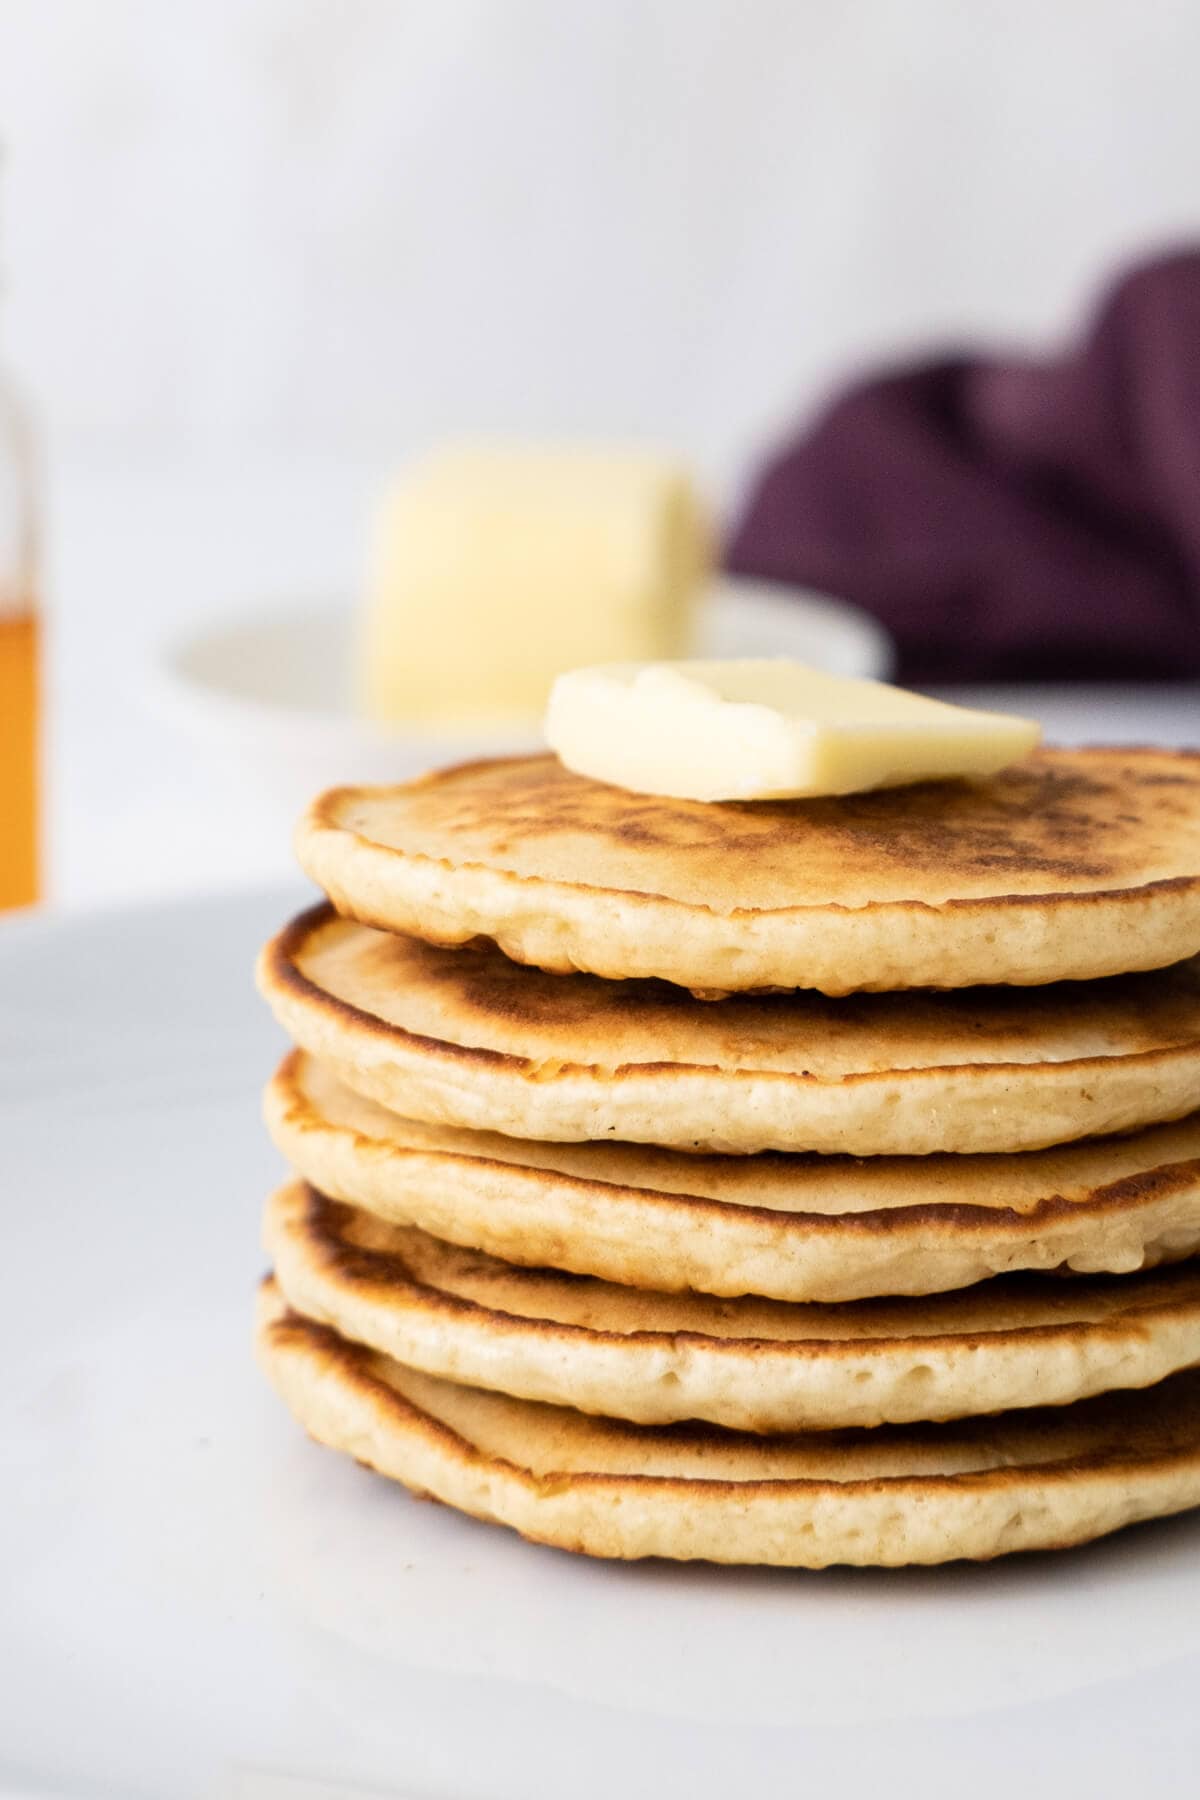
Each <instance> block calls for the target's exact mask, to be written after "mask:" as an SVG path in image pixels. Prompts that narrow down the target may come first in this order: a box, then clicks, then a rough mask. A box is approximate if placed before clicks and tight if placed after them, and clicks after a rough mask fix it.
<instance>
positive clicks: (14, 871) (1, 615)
mask: <svg viewBox="0 0 1200 1800" xmlns="http://www.w3.org/2000/svg"><path fill="white" fill-rule="evenodd" d="M33 490H34V483H33V454H32V444H31V440H30V432H29V427H28V423H27V420H26V415H25V411H24V408H23V406H22V405H21V402H20V400H19V398H18V396H17V394H16V393H15V391H14V389H13V387H12V385H11V384H10V382H9V381H8V379H7V376H6V375H5V372H4V370H3V369H2V368H0V907H9V906H29V905H31V904H32V903H33V901H35V900H36V899H37V897H38V887H39V868H38V864H39V857H38V710H39V708H38V701H39V680H38V672H39V661H40V656H39V638H40V632H39V621H38V608H37V571H36V534H35V529H34V491H33Z"/></svg>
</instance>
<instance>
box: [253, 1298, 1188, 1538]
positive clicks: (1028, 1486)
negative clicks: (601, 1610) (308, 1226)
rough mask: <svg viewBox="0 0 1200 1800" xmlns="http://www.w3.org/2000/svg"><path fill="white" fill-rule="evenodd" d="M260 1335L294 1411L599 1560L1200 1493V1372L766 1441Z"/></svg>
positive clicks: (290, 1316)
mask: <svg viewBox="0 0 1200 1800" xmlns="http://www.w3.org/2000/svg"><path fill="white" fill-rule="evenodd" d="M258 1350H259V1356H260V1359H261V1361H262V1363H263V1366H264V1368H265V1370H266V1371H267V1373H268V1375H269V1376H270V1378H271V1380H272V1381H273V1383H274V1384H275V1386H276V1387H277V1388H278V1390H279V1391H280V1393H281V1394H282V1396H283V1398H284V1400H285V1401H286V1403H287V1405H288V1406H289V1408H290V1409H291V1411H292V1412H293V1413H294V1414H295V1416H296V1418H297V1419H298V1420H299V1421H300V1423H301V1424H302V1425H304V1426H305V1428H306V1429H307V1430H308V1431H309V1432H310V1433H311V1435H312V1436H313V1437H315V1438H316V1439H318V1440H319V1441H320V1442H321V1443H324V1444H327V1445H329V1446H330V1447H332V1448H334V1449H338V1450H343V1451H345V1452H347V1453H348V1454H350V1455H352V1456H354V1457H355V1458H357V1459H358V1461H360V1462H362V1463H365V1464H367V1465H368V1466H369V1467H371V1468H373V1469H376V1470H378V1471H379V1473H380V1474H383V1475H387V1476H390V1477H391V1478H392V1479H393V1480H396V1481H400V1482H402V1483H403V1484H404V1485H405V1486H406V1487H409V1488H411V1489H413V1490H414V1491H415V1492H417V1493H419V1494H423V1495H430V1496H432V1497H433V1498H435V1499H438V1500H441V1501H443V1502H445V1503H446V1504H447V1505H449V1506H453V1507H456V1508H457V1509H458V1510H459V1511H461V1512H465V1513H469V1514H471V1515H473V1516H474V1517H476V1518H480V1519H488V1520H492V1521H494V1522H496V1523H498V1524H502V1525H507V1526H510V1527H511V1528H512V1529H513V1530H515V1531H518V1532H520V1533H521V1535H522V1536H524V1537H526V1538H530V1539H532V1540H534V1541H536V1542H539V1543H545V1544H553V1545H556V1546H558V1547H560V1548H562V1549H566V1550H575V1551H580V1552H583V1553H584V1554H587V1555H590V1556H604V1557H619V1558H638V1557H646V1556H655V1557H668V1558H673V1559H676V1560H684V1561H687V1560H695V1559H700V1560H704V1561H709V1562H722V1563H762V1564H774V1565H779V1566H785V1567H799V1568H824V1567H827V1566H828V1565H829V1564H831V1563H852V1564H858V1565H871V1564H877V1565H883V1566H889V1567H895V1566H899V1565H903V1564H906V1563H939V1562H949V1561H953V1560H955V1559H956V1558H970V1559H974V1560H983V1559H987V1558H990V1557H994V1556H1000V1555H1003V1554H1005V1553H1007V1552H1009V1551H1016V1550H1043V1549H1058V1548H1065V1547H1067V1546H1069V1545H1072V1544H1081V1543H1085V1542H1087V1541H1089V1540H1090V1539H1092V1538H1097V1537H1102V1536H1104V1535H1105V1534H1106V1533H1108V1532H1112V1531H1116V1530H1119V1529H1120V1528H1121V1527H1122V1526H1125V1525H1130V1524H1133V1523H1135V1522H1137V1521H1139V1520H1142V1519H1150V1518H1157V1517H1161V1516H1163V1515H1165V1514H1168V1513H1174V1512H1180V1511H1183V1510H1184V1509H1185V1508H1187V1507H1190V1506H1196V1505H1200V1373H1195V1372H1189V1373H1186V1374H1181V1375H1174V1376H1172V1377H1170V1378H1169V1379H1168V1380H1166V1381H1164V1382H1161V1383H1160V1384H1159V1385H1158V1386H1157V1387H1154V1388H1151V1389H1149V1390H1146V1391H1144V1392H1139V1393H1120V1394H1110V1395H1105V1396H1103V1397H1101V1398H1099V1399H1093V1400H1085V1401H1081V1402H1079V1403H1078V1404H1077V1405H1074V1406H1070V1407H1059V1408H1045V1409H1039V1410H1037V1411H1030V1412H1019V1413H1007V1414H1002V1415H999V1416H997V1417H994V1418H989V1419H976V1420H969V1421H967V1422H965V1423H961V1424H956V1425H927V1426H905V1427H896V1426H885V1427H882V1428H880V1429H879V1430H877V1431H871V1432H858V1431H845V1432H836V1433H809V1434H807V1435H803V1436H791V1437H776V1438H760V1437H754V1436H750V1435H743V1434H741V1433H738V1432H732V1431H727V1430H724V1429H722V1428H720V1427H717V1426H711V1425H673V1426H638V1425H628V1424H619V1423H616V1422H615V1421H613V1420H610V1419H597V1418H594V1417H590V1416H588V1415H586V1414H583V1413H579V1412H574V1411H571V1410H570V1409H568V1408H566V1407H559V1406H549V1405H545V1404H542V1403H539V1402H533V1401H528V1400H514V1399H509V1398H507V1397H505V1396H503V1395H500V1394H494V1393H489V1392H485V1391H483V1390H481V1389H478V1388H469V1387H460V1386H457V1385H455V1384H453V1383H451V1382H447V1381H444V1380H440V1379H438V1378H437V1377H434V1376H429V1375H423V1374H419V1373H417V1372H416V1371H415V1370H412V1369H407V1368H405V1367H403V1366H402V1365H401V1364H399V1363H396V1362H393V1361H391V1360H390V1359H389V1358H387V1357H385V1356H383V1355H380V1354H379V1353H378V1352H375V1351H370V1350H367V1349H365V1348H363V1347H361V1346H358V1345H354V1344H350V1343H347V1342H346V1341H345V1340H343V1339H341V1338H339V1337H338V1336H337V1334H336V1333H335V1332H333V1331H332V1330H330V1329H329V1328H328V1327H327V1326H323V1325H317V1324H314V1323H312V1322H311V1321H310V1320H307V1319H304V1318H301V1317H300V1316H299V1315H298V1314H296V1313H293V1312H290V1311H289V1310H288V1308H287V1305H286V1302H285V1301H284V1300H283V1299H282V1297H281V1295H280V1293H279V1291H278V1289H277V1288H276V1286H275V1284H274V1282H273V1281H267V1282H266V1283H264V1285H263V1288H262V1291H261V1296H260V1303H259V1326H258Z"/></svg>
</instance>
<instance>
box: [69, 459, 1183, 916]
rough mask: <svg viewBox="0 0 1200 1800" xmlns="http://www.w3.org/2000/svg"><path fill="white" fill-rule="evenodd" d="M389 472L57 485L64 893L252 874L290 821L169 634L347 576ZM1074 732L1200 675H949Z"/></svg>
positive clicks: (115, 895)
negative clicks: (159, 710)
mask: <svg viewBox="0 0 1200 1800" xmlns="http://www.w3.org/2000/svg"><path fill="white" fill-rule="evenodd" d="M376 481H377V472H372V471H369V470H365V469H358V468H353V467H346V466H344V465H339V466H330V467H315V466H312V465H306V466H294V467H280V466H278V465H272V466H269V467H267V466H264V467H258V468H255V467H249V468H243V469H238V470H232V469H229V468H222V469H214V468H207V467H193V468H188V469H178V468H177V469H160V470H119V471H109V472H103V473H101V472H97V471H95V470H91V471H88V470H74V471H66V472H62V473H60V474H59V476H58V477H57V479H56V480H55V482H54V483H53V485H52V487H51V491H50V509H49V524H50V531H49V538H50V550H51V556H50V567H49V571H48V589H49V601H50V608H49V610H50V613H51V617H52V621H53V628H52V632H51V642H50V658H49V676H48V697H49V707H48V713H49V728H48V744H47V765H48V777H49V799H48V807H47V849H48V857H49V866H50V890H51V894H52V898H53V900H54V902H55V903H56V904H57V905H59V906H62V907H67V908H79V907H86V906H90V905H94V904H97V903H104V902H112V901H124V900H132V899H149V898H156V897H165V896H168V895H180V894H185V893H190V892H208V891H219V890H225V889H230V888H234V887H248V886H253V885H256V884H260V883H262V882H265V881H274V880H278V879H281V878H284V877H285V876H286V875H287V874H288V872H289V869H290V853H289V848H288V838H289V827H290V823H291V821H290V820H288V819H285V818H282V817H278V816H275V815H274V814H273V813H272V812H271V811H270V810H269V809H268V808H266V807H265V806H264V805H263V803H262V800H261V798H260V797H258V796H257V795H256V793H255V791H254V789H253V785H252V784H250V783H245V782H240V781H239V780H238V778H237V772H236V770H231V769H229V768H227V767H223V766H220V765H219V764H218V763H216V762H215V761H214V760H213V759H211V758H209V757H207V756H206V755H204V754H203V753H201V752H200V751H198V750H197V749H196V748H195V746H194V745H193V744H192V743H191V742H190V741H189V740H188V739H186V738H184V737H183V736H181V735H179V734H178V732H177V731H175V730H174V729H173V728H172V727H171V726H170V725H169V724H168V723H166V722H164V720H163V719H162V718H160V717H158V716H156V715H155V713H154V712H153V710H152V709H151V707H150V706H149V705H148V704H147V687H148V683H147V670H148V668H149V666H150V664H151V663H152V661H153V658H154V654H155V648H156V646H157V645H158V644H160V643H162V642H163V641H165V640H168V639H170V638H171V637H173V636H176V635H178V634H181V633H184V632H186V631H187V630H189V629H190V628H191V627H192V626H193V625H195V624H198V623H200V622H204V621H208V620H211V619H213V618H218V617H221V616H222V615H228V614H231V613H234V612H235V611H236V610H237V609H238V607H239V606H246V605H254V606H256V607H261V606H262V605H263V603H264V602H267V603H271V602H273V601H274V600H276V599H279V600H281V601H286V600H287V599H288V598H289V597H301V598H303V597H304V596H306V595H316V596H322V595H329V594H339V593H345V594H348V595H349V594H352V593H353V592H354V591H355V589H356V586H357V583H358V574H359V567H360V564H361V560H362V546H363V542H364V531H365V524H366V519H367V516H368V510H369V506H370V502H371V499H372V496H373V492H374V489H375V486H376ZM946 691H947V693H948V695H949V696H950V697H953V698H959V699H963V700H966V701H967V702H969V703H970V702H974V703H977V704H984V705H989V706H996V707H1000V708H1011V709H1012V710H1014V711H1022V712H1032V713H1035V714H1036V715H1038V716H1040V717H1041V718H1042V719H1043V721H1044V723H1045V726H1046V729H1047V733H1048V735H1049V736H1050V737H1051V738H1054V739H1058V740H1060V741H1063V742H1081V741H1087V740H1089V739H1090V740H1092V741H1102V740H1110V741H1120V740H1124V741H1142V742H1147V741H1149V742H1156V743H1164V744H1186V743H1200V684H1196V685H1191V686H1187V687H1184V686H1163V687H1145V686H1143V687H1122V686H1115V687H1093V686H1087V687H1075V688H1071V687H1063V686H1056V687H1046V688H1038V687H1023V688H1021V687H1015V688H1004V689H999V688H987V689H984V688H972V689H960V690H953V691H951V690H946Z"/></svg>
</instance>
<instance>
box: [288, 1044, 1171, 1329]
mask: <svg viewBox="0 0 1200 1800" xmlns="http://www.w3.org/2000/svg"><path fill="white" fill-rule="evenodd" d="M265 1112H266V1119H267V1125H268V1128H269V1130H270V1132H271V1136H272V1137H273V1139H274V1141H275V1143H276V1144H277V1145H278V1147H279V1149H280V1151H281V1152H282V1153H283V1155H284V1156H285V1157H286V1158H287V1160H288V1161H289V1162H290V1163H291V1164H292V1165H293V1167H294V1168H296V1169H297V1170H299V1171H300V1173H301V1174H302V1175H304V1176H305V1177H306V1178H307V1179H308V1180H309V1181H310V1182H311V1183H313V1184H314V1185H315V1186H316V1187H318V1188H319V1189H321V1190H322V1191H323V1192H325V1193H328V1194H331V1195H334V1196H335V1197H336V1198H337V1199H339V1200H343V1201H346V1202H348V1203H351V1204H353V1205H355V1206H359V1207H363V1208H365V1209H366V1210H367V1211H369V1212H372V1213H374V1214H376V1215H377V1216H378V1217H379V1218H380V1219H382V1220H383V1221H385V1222H390V1223H392V1224H414V1225H418V1226H421V1227H423V1228H424V1229H425V1230H426V1231H428V1232H431V1233H432V1234H433V1235H434V1236H436V1237H440V1238H445V1239H448V1240H449V1241H451V1242H452V1243H456V1244H461V1245H464V1246H466V1247H468V1248H475V1249H481V1250H487V1251H490V1252H491V1253H492V1254H494V1255H496V1256H498V1257H502V1258H504V1259H505V1260H507V1261H509V1262H515V1263H523V1264H529V1265H533V1266H537V1265H541V1264H547V1263H549V1264H554V1265H555V1266H556V1267H559V1268H562V1269H568V1270H571V1271H573V1272H575V1273H576V1274H581V1275H597V1276H601V1277H604V1278H605V1279H607V1280H609V1281H615V1282H621V1283H625V1284H627V1285H631V1286H634V1287H645V1288H658V1289H665V1290H669V1291H679V1290H683V1289H688V1288H693V1289H698V1290H699V1291H700V1292H702V1293H707V1294H721V1295H731V1296H733V1295H739V1294H762V1295H770V1296H772V1297H774V1298H776V1299H779V1300H795V1301H805V1300H823V1301H837V1300H858V1299H862V1298H864V1297H870V1296H872V1295H880V1294H930V1293H938V1292H942V1291H944V1290H946V1289H950V1288H959V1287H966V1286H968V1285H969V1284H970V1283H972V1282H976V1281H981V1280H983V1279H984V1278H985V1277H988V1276H991V1275H996V1274H1000V1273H1004V1272H1008V1271H1012V1270H1022V1269H1060V1268H1066V1269H1072V1270H1075V1271H1078V1272H1081V1273H1104V1272H1108V1273H1122V1274H1123V1273H1128V1272H1131V1271H1134V1270H1137V1269H1141V1268H1144V1267H1153V1266H1154V1265H1156V1264H1157V1263H1159V1262H1161V1261H1164V1260H1174V1259H1176V1258H1179V1257H1184V1256H1191V1255H1194V1254H1195V1253H1196V1251H1197V1250H1200V1114H1192V1115H1191V1116H1190V1117H1189V1118H1187V1119H1185V1120H1183V1121H1182V1122H1180V1123H1179V1124H1174V1125H1157V1126H1151V1127H1149V1128H1148V1129H1146V1130H1144V1131H1140V1132H1135V1133H1133V1134H1132V1135H1129V1136H1126V1137H1118V1138H1101V1139H1091V1140H1088V1141H1087V1142H1085V1143H1080V1144H1071V1145H1067V1146H1066V1147H1064V1148H1062V1149H1054V1150H1040V1151H1029V1152H1027V1153H1026V1154H1024V1155H1022V1156H926V1157H918V1156H903V1157H869V1158H858V1157H848V1156H811V1155H801V1154H792V1155H789V1154H786V1153H771V1152H767V1153H764V1154H763V1155H760V1156H711V1155H710V1156H705V1155H700V1154H697V1153H688V1152H685V1151H675V1150H663V1149H657V1148H654V1147H652V1146H649V1145H640V1144H616V1143H604V1144H540V1143H531V1142H529V1141H527V1140H522V1139H520V1138H511V1137H504V1136H501V1135H500V1134H499V1133H496V1132H472V1131H465V1130H462V1129H461V1128H458V1127H455V1126H445V1125H428V1124H423V1123H421V1122H420V1121H419V1120H416V1119H406V1118H401V1117H400V1116H399V1115H398V1114H396V1113H393V1112H389V1111H388V1110H387V1109H386V1108H385V1107H382V1106H380V1105H379V1104H378V1103H377V1102H376V1101H374V1100H368V1099H366V1098H365V1097H364V1096H363V1095H361V1094H356V1093H355V1092H354V1091H353V1089H352V1088H348V1087H347V1086H346V1085H345V1083H344V1082H342V1081H339V1080H338V1078H337V1076H336V1075H335V1074H334V1073H333V1071H332V1070H331V1069H328V1068H326V1067H324V1066H322V1065H321V1064H320V1063H318V1062H316V1061H315V1060H314V1059H313V1058H312V1057H310V1056H307V1055H305V1054H304V1052H302V1051H293V1052H291V1053H290V1054H289V1055H288V1056H287V1057H286V1058H285V1060H284V1062H283V1063H282V1064H281V1066H280V1068H279V1069H278V1071H277V1072H276V1074H275V1076H274V1077H273V1078H272V1080H271V1082H270V1083H269V1084H268V1087H267V1091H266V1095H265Z"/></svg>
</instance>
